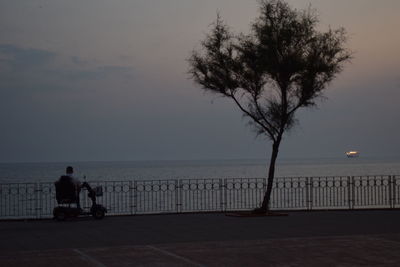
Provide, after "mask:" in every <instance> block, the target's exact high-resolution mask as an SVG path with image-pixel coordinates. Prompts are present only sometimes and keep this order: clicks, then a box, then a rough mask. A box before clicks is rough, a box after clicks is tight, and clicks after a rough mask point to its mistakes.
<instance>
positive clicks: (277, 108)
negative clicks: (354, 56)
mask: <svg viewBox="0 0 400 267" xmlns="http://www.w3.org/2000/svg"><path fill="white" fill-rule="evenodd" d="M259 11H260V15H259V17H258V18H257V19H256V20H255V22H254V23H253V24H252V25H251V30H250V33H249V34H239V35H234V34H232V33H231V31H230V29H229V28H228V26H227V25H226V24H225V23H224V22H223V21H222V19H221V18H220V16H219V15H218V16H217V19H216V21H215V22H214V23H213V25H212V30H211V32H210V33H209V34H208V35H207V36H206V37H205V39H204V40H203V41H202V43H201V49H200V50H194V51H193V52H192V53H191V56H190V58H189V59H188V62H189V65H190V69H189V74H190V75H191V78H192V79H194V81H195V82H196V83H197V84H199V85H201V86H202V88H203V89H204V90H206V91H210V92H212V93H215V94H218V95H221V96H224V97H227V98H230V99H232V100H233V102H234V103H235V104H236V105H237V107H238V108H239V109H240V110H241V112H242V113H243V115H244V116H245V117H247V118H248V119H249V122H250V124H251V125H252V126H253V127H254V129H255V131H256V133H257V134H258V135H264V136H266V137H267V138H268V139H270V140H271V141H272V154H271V158H270V163H269V171H268V182H267V190H266V192H265V195H264V199H263V202H262V205H261V207H260V208H258V209H256V210H255V211H258V212H268V211H269V208H270V206H269V203H270V197H271V192H272V187H273V180H274V175H275V162H276V159H277V157H278V152H279V146H280V144H281V142H282V138H283V136H284V133H285V132H287V131H288V130H290V129H291V128H292V127H293V126H294V124H295V122H296V120H295V112H296V111H297V110H298V109H300V108H303V107H310V106H314V105H316V100H317V99H318V98H320V97H321V96H322V93H323V91H324V90H325V89H326V87H327V85H328V84H329V82H331V81H332V80H333V79H334V78H335V77H336V75H337V74H338V73H340V72H341V71H342V67H343V64H344V63H345V62H346V61H348V60H349V59H350V57H351V54H350V52H349V50H347V49H346V48H345V46H344V45H345V43H346V33H345V30H344V29H343V28H339V29H336V30H332V29H329V30H327V31H326V32H319V31H318V30H317V29H316V27H317V24H318V18H317V16H316V15H315V12H314V11H313V10H312V9H311V8H308V9H306V10H296V9H292V8H291V7H290V6H289V5H288V4H287V3H286V2H284V1H283V0H261V1H260V9H259Z"/></svg>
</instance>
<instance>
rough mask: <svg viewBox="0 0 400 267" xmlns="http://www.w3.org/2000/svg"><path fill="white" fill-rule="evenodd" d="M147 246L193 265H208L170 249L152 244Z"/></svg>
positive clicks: (200, 266) (201, 266)
mask: <svg viewBox="0 0 400 267" xmlns="http://www.w3.org/2000/svg"><path fill="white" fill-rule="evenodd" d="M146 247H148V248H150V249H152V250H155V251H157V252H160V253H162V254H164V255H167V256H170V257H174V258H175V259H178V260H181V261H184V262H186V263H188V264H191V265H193V266H199V267H205V266H206V265H204V264H200V263H198V262H195V261H192V260H190V259H188V258H185V257H182V256H179V255H177V254H175V253H172V252H169V251H167V250H164V249H161V248H157V247H154V246H150V245H148V246H146Z"/></svg>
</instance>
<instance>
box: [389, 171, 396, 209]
mask: <svg viewBox="0 0 400 267" xmlns="http://www.w3.org/2000/svg"><path fill="white" fill-rule="evenodd" d="M389 178H390V182H389V190H390V191H389V192H390V194H389V195H390V208H392V209H394V208H396V176H395V175H392V176H390V177H389Z"/></svg>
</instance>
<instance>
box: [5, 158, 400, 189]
mask: <svg viewBox="0 0 400 267" xmlns="http://www.w3.org/2000/svg"><path fill="white" fill-rule="evenodd" d="M68 165H72V166H73V167H74V168H75V173H76V176H77V177H78V178H81V179H83V177H84V176H86V179H87V180H88V181H100V180H107V181H108V180H144V179H146V180H158V179H160V180H161V179H181V178H188V179H196V178H198V179H202V178H241V177H247V178H255V177H256V178H259V177H265V176H266V173H267V160H262V159H255V160H210V161H201V160H199V161H124V162H75V163H74V162H63V163H0V183H14V182H28V183H29V182H50V181H54V180H56V179H58V177H59V176H60V175H61V174H63V173H64V170H65V167H66V166H68ZM381 174H390V175H399V174H400V159H366V158H361V157H360V158H349V159H348V158H341V159H291V160H279V161H278V164H277V169H276V176H278V177H298V176H343V175H344V176H348V175H354V176H356V175H381Z"/></svg>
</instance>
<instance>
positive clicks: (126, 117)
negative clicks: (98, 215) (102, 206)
mask: <svg viewBox="0 0 400 267" xmlns="http://www.w3.org/2000/svg"><path fill="white" fill-rule="evenodd" d="M288 2H289V4H290V5H291V6H292V7H295V8H298V9H304V8H307V7H308V6H309V5H310V4H311V6H312V8H314V9H316V10H317V13H318V14H319V19H320V26H319V28H320V29H321V30H326V29H328V28H329V27H331V28H338V27H344V28H345V29H346V30H347V33H348V36H349V40H348V45H347V47H348V48H349V49H350V50H352V51H353V52H354V54H353V56H354V58H353V60H352V62H351V63H349V64H347V65H345V68H344V71H343V72H342V73H341V74H340V75H339V77H338V78H337V79H335V80H334V81H333V82H332V83H331V84H330V85H329V87H328V89H327V90H326V93H325V96H326V98H324V99H323V100H322V101H320V102H319V105H318V107H317V108H312V109H308V110H302V111H301V112H299V113H298V114H297V119H298V121H299V123H298V125H297V126H296V127H295V128H294V130H292V131H291V132H290V133H288V134H287V135H286V136H285V139H284V141H283V143H282V146H281V151H280V155H279V157H281V158H314V157H343V156H344V153H345V152H346V151H348V150H352V149H355V150H359V151H360V152H361V153H362V154H363V155H365V156H370V157H376V156H382V157H386V156H388V157H399V158H400V15H399V14H400V1H398V0H381V1H377V0H335V1H332V0H312V1H310V0H291V1H288ZM217 12H219V13H220V14H221V16H222V18H223V19H224V21H225V22H226V23H227V24H228V25H230V27H231V29H232V31H234V32H235V33H240V32H244V33H247V32H249V28H250V24H251V22H252V21H254V19H255V18H256V17H257V16H258V2H257V1H256V0H113V1H106V0H83V1H77V0H69V1H66V0H37V1H36V0H18V1H12V0H8V1H5V0H0V124H1V131H0V162H40V161H97V160H181V159H241V158H268V157H269V154H270V146H271V143H270V142H269V141H268V140H266V139H263V138H260V137H259V138H256V136H255V134H254V133H253V131H252V129H251V128H250V127H249V126H247V121H246V119H244V118H242V116H241V113H240V111H239V110H238V109H237V108H236V106H235V105H234V104H233V103H232V102H231V101H229V100H228V99H223V98H220V97H216V96H215V95H212V94H209V93H204V92H203V90H201V89H200V88H199V87H198V86H197V85H195V84H194V83H193V81H192V80H190V79H189V75H188V74H187V70H188V63H187V61H186V59H187V58H188V57H189V55H190V52H191V51H192V50H193V49H197V48H199V47H200V45H199V44H200V41H201V40H202V39H204V36H205V34H206V33H207V32H208V31H209V29H210V24H211V23H212V22H213V21H214V20H215V18H216V14H217Z"/></svg>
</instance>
